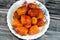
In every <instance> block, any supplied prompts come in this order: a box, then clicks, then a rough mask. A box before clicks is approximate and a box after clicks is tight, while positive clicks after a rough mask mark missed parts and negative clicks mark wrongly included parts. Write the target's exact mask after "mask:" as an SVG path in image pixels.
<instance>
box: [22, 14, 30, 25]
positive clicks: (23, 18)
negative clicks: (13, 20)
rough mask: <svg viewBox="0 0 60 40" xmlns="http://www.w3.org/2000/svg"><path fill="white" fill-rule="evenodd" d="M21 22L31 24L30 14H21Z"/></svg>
mask: <svg viewBox="0 0 60 40" xmlns="http://www.w3.org/2000/svg"><path fill="white" fill-rule="evenodd" d="M21 23H22V24H23V25H24V24H31V18H30V16H27V15H22V16H21Z"/></svg>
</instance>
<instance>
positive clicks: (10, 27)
mask: <svg viewBox="0 0 60 40" xmlns="http://www.w3.org/2000/svg"><path fill="white" fill-rule="evenodd" d="M23 2H24V1H23V0H20V1H17V2H16V3H14V4H13V5H12V6H11V7H10V9H9V11H8V14H7V24H8V27H9V29H10V31H11V32H12V33H13V34H14V35H15V36H17V37H18V38H22V39H36V38H38V37H41V36H42V35H43V34H44V33H45V32H46V31H47V29H48V27H49V23H50V16H49V12H48V10H47V8H46V7H45V6H44V5H43V4H42V3H40V2H38V1H35V2H36V3H37V4H40V8H41V9H42V10H43V12H44V15H45V16H46V19H47V23H46V24H45V26H44V27H43V28H41V32H39V33H38V34H35V35H26V36H21V35H19V34H17V33H16V32H15V31H14V30H13V27H12V25H11V22H12V20H13V13H14V12H15V10H16V9H17V8H18V7H20V6H22V3H23ZM27 2H28V3H31V2H32V3H33V2H34V1H27Z"/></svg>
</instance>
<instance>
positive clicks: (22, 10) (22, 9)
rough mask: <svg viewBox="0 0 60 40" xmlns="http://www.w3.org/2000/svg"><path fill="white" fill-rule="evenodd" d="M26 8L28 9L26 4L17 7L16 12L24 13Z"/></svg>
mask: <svg viewBox="0 0 60 40" xmlns="http://www.w3.org/2000/svg"><path fill="white" fill-rule="evenodd" d="M27 10H28V8H27V7H26V6H22V7H20V8H18V9H17V13H18V15H20V16H21V15H22V14H26V12H27Z"/></svg>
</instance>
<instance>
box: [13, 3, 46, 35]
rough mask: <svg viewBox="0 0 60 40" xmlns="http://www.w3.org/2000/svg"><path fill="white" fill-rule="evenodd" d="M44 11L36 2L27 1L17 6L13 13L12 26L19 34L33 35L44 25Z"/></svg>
mask: <svg viewBox="0 0 60 40" xmlns="http://www.w3.org/2000/svg"><path fill="white" fill-rule="evenodd" d="M43 19H44V13H43V11H42V10H41V9H40V8H39V6H38V5H37V4H33V3H29V4H28V5H23V6H21V7H19V8H18V9H17V10H16V11H15V12H14V14H13V21H12V26H13V29H14V30H15V32H16V33H18V34H20V35H22V36H23V35H27V34H29V35H34V34H37V33H39V32H40V29H39V27H42V26H44V24H45V23H44V20H43Z"/></svg>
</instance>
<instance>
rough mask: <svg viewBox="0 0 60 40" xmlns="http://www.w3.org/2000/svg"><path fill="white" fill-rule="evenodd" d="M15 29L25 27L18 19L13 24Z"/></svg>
mask: <svg viewBox="0 0 60 40" xmlns="http://www.w3.org/2000/svg"><path fill="white" fill-rule="evenodd" d="M12 25H13V27H21V26H23V25H22V24H21V23H20V22H19V20H18V19H14V20H13V22H12Z"/></svg>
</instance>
